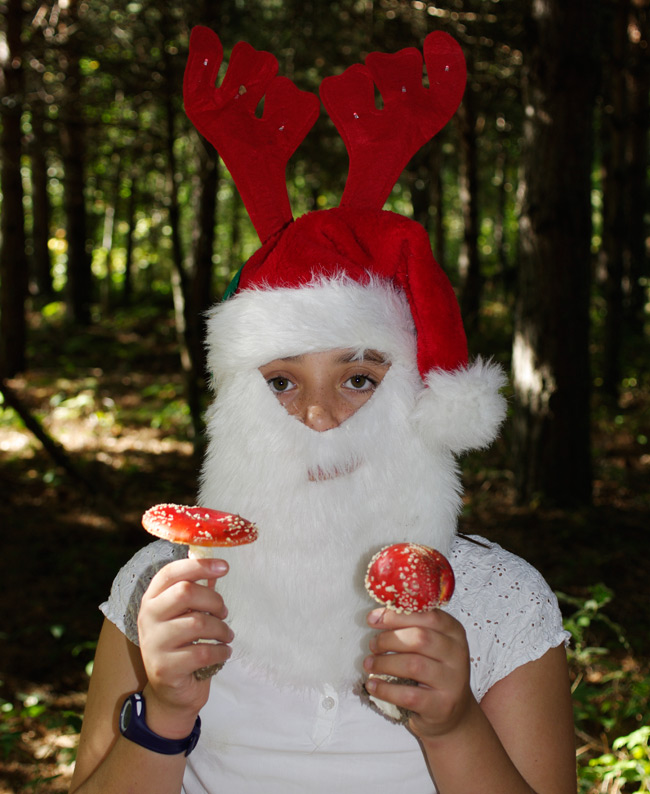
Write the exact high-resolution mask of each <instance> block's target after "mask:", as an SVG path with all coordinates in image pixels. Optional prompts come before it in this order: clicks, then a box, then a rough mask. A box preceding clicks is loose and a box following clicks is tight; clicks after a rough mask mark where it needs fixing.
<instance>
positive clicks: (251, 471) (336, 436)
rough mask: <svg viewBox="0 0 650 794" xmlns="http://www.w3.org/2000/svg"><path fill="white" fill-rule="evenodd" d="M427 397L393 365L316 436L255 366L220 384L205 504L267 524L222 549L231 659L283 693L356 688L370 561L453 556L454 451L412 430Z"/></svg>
mask: <svg viewBox="0 0 650 794" xmlns="http://www.w3.org/2000/svg"><path fill="white" fill-rule="evenodd" d="M423 388H424V387H423V385H422V381H421V380H420V377H419V375H418V373H417V371H415V370H410V369H407V368H406V367H405V366H404V365H402V364H399V363H393V364H392V366H391V368H390V369H389V371H388V372H387V374H386V376H385V377H384V379H383V381H382V383H381V384H380V386H379V388H378V389H377V391H376V392H375V393H374V394H373V396H372V397H371V399H370V400H369V401H368V403H366V404H365V405H364V406H363V407H362V408H361V409H359V410H358V411H357V412H356V413H355V414H354V415H353V416H352V417H350V418H349V419H348V420H347V421H345V422H344V423H343V424H342V425H340V426H339V427H337V428H334V429H332V430H328V431H326V432H323V433H319V432H316V431H314V430H311V429H310V428H308V427H307V426H305V425H303V424H302V423H301V422H299V421H298V420H296V419H295V418H294V417H291V416H289V414H288V413H287V412H286V411H285V409H284V408H283V407H282V406H281V405H280V404H279V402H278V401H277V399H276V398H275V397H274V396H273V394H272V393H271V391H270V389H269V388H268V386H267V384H266V382H265V380H264V378H263V377H262V375H261V374H260V373H259V372H258V371H257V370H254V371H252V372H250V371H249V372H244V373H240V374H237V375H234V376H232V377H230V378H228V379H226V382H224V383H223V384H222V385H221V386H220V387H219V392H218V395H217V398H216V400H215V403H214V405H213V406H212V408H211V409H210V412H209V416H208V427H209V435H210V444H209V447H208V453H207V456H206V460H205V463H204V467H203V472H202V484H201V491H200V498H199V503H200V504H202V505H204V506H205V507H211V508H214V509H217V510H225V511H228V512H233V513H238V514H240V515H242V516H243V517H244V518H247V519H249V520H251V521H254V522H255V523H256V524H257V526H258V528H259V539H258V540H257V541H256V542H255V543H253V544H250V545H248V546H241V547H238V548H230V549H217V550H216V551H217V552H218V556H220V557H223V558H224V559H227V560H228V562H229V564H230V572H229V573H228V575H227V576H226V577H224V578H223V579H221V580H219V583H218V588H219V591H220V593H222V595H223V596H224V599H225V602H226V604H227V606H228V609H229V613H230V616H229V623H230V625H231V626H232V628H233V631H234V632H235V640H234V642H233V655H234V658H238V657H241V658H242V660H243V662H244V663H245V664H247V665H250V666H252V667H254V668H255V669H257V670H259V671H261V672H263V673H264V674H266V675H267V676H268V677H269V678H270V679H271V680H272V681H274V682H275V683H276V684H278V685H287V686H291V687H294V688H305V687H318V686H319V685H321V684H323V683H329V684H331V685H333V686H335V687H338V688H343V687H352V686H353V685H354V684H355V683H356V682H357V681H358V680H359V679H360V678H361V675H362V668H361V661H362V659H363V657H364V656H365V655H366V654H367V652H368V637H369V635H370V633H371V632H370V630H369V629H368V627H367V625H366V615H367V613H368V612H369V611H370V609H372V608H373V606H377V605H376V604H375V603H374V602H373V601H372V600H371V598H370V597H369V596H368V595H367V593H366V592H365V589H364V584H363V582H364V576H365V572H366V567H367V565H368V562H369V561H370V558H371V557H372V556H373V554H374V553H375V552H376V551H378V550H379V549H380V548H382V547H383V546H386V545H388V544H391V543H397V542H401V541H412V542H416V543H424V544H426V545H429V546H433V547H435V548H437V549H438V550H439V551H441V552H443V553H444V554H448V552H449V548H450V545H451V541H452V538H453V535H454V533H455V529H456V520H457V515H458V510H459V507H460V484H459V479H458V474H457V469H456V464H455V461H454V459H453V456H452V455H451V453H450V452H448V451H447V450H444V449H440V450H432V449H430V448H428V447H426V446H425V444H424V442H423V441H422V440H421V436H420V434H419V433H417V432H416V430H415V427H414V423H413V421H412V419H411V414H412V411H413V408H414V405H415V399H416V396H417V394H418V392H420V391H421V390H422V389H423ZM310 477H311V479H310ZM315 478H316V479H315Z"/></svg>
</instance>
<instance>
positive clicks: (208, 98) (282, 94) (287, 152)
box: [183, 26, 320, 242]
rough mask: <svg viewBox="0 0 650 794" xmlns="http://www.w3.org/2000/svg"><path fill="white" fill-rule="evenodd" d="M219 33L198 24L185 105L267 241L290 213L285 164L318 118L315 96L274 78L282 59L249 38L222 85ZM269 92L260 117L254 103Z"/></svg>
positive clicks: (241, 44) (236, 49) (187, 74)
mask: <svg viewBox="0 0 650 794" xmlns="http://www.w3.org/2000/svg"><path fill="white" fill-rule="evenodd" d="M222 59H223V47H222V45H221V42H220V41H219V37H218V36H217V34H216V33H214V32H213V31H212V30H210V29H209V28H205V27H200V26H199V27H195V28H194V29H193V30H192V34H191V36H190V54H189V59H188V62H187V66H186V68H185V77H184V81H183V97H184V100H185V111H186V113H187V115H188V117H189V118H190V120H191V121H192V123H193V124H194V126H195V127H196V128H197V130H198V131H199V132H200V133H201V134H202V135H204V136H205V137H206V138H207V139H208V140H209V141H210V143H212V144H213V145H214V147H215V148H216V149H217V151H218V152H219V154H220V155H221V158H222V159H223V161H224V163H225V164H226V167H227V168H228V170H229V171H230V174H231V176H232V178H233V180H234V182H235V184H236V185H237V189H238V190H239V193H240V195H241V197H242V200H243V201H244V204H245V205H246V210H247V211H248V214H249V216H250V219H251V221H252V222H253V225H254V226H255V229H256V231H257V233H258V235H259V237H260V240H261V241H262V242H264V241H265V240H266V239H268V238H269V237H270V236H271V235H272V234H273V233H274V232H276V231H278V230H279V229H281V228H282V227H283V226H284V225H285V224H286V223H287V222H288V221H290V220H292V218H293V215H292V212H291V205H290V203H289V196H288V194H287V186H286V176H285V171H286V167H287V163H288V161H289V158H290V157H291V155H292V154H293V153H294V152H295V150H296V149H297V148H298V145H299V144H300V143H301V141H302V140H303V139H304V138H305V136H306V135H307V133H308V132H309V130H310V129H311V127H312V126H313V124H314V122H315V121H316V119H317V118H318V113H319V108H320V103H319V101H318V98H317V97H316V96H314V95H313V94H310V93H308V92H307V91H300V90H299V89H298V88H296V86H295V85H294V84H293V83H292V82H291V81H290V80H288V79H287V78H285V77H277V76H276V74H277V71H278V62H277V60H276V59H275V58H274V57H273V55H271V54H270V53H268V52H259V51H257V50H255V49H254V48H253V47H251V46H250V45H249V44H246V43H245V42H239V43H238V44H236V45H235V47H234V49H233V51H232V56H231V59H230V63H229V65H228V70H227V72H226V76H225V78H224V80H223V84H222V86H221V88H217V87H216V85H215V83H216V79H217V73H218V71H219V67H220V66H221V61H222ZM263 96H265V102H264V113H263V115H262V118H258V117H257V116H256V115H255V110H256V108H257V106H258V104H259V102H260V100H261V99H262V97H263Z"/></svg>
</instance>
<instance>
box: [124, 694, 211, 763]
mask: <svg viewBox="0 0 650 794" xmlns="http://www.w3.org/2000/svg"><path fill="white" fill-rule="evenodd" d="M145 715H146V708H145V702H144V698H143V697H142V692H134V693H133V694H132V695H129V696H128V698H127V699H126V700H125V701H124V705H123V706H122V711H121V712H120V733H121V734H122V736H124V737H125V738H126V739H129V740H130V741H132V742H135V744H139V745H140V746H141V747H146V748H147V750H153V752H154V753H163V754H164V755H180V753H185V755H186V756H187V755H189V754H190V753H191V752H192V750H193V749H194V748H195V747H196V744H197V742H198V741H199V736H200V735H201V718H200V717H197V718H196V722H195V723H194V728H192V733H190V735H189V736H186V737H185V738H184V739H165V737H164V736H159V735H158V734H157V733H154V732H153V731H152V730H151V728H149V726H148V725H147V723H146V721H145Z"/></svg>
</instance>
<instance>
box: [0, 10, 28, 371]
mask: <svg viewBox="0 0 650 794" xmlns="http://www.w3.org/2000/svg"><path fill="white" fill-rule="evenodd" d="M5 20H6V44H7V46H6V55H5V57H4V58H3V61H2V70H1V73H0V79H1V80H2V83H3V85H2V86H0V88H2V95H3V100H2V102H1V103H0V108H1V114H2V115H1V117H2V133H1V134H0V153H1V154H2V172H1V175H0V180H1V187H2V196H3V201H2V226H1V229H2V249H1V250H0V374H1V375H2V376H3V377H11V376H13V375H15V374H16V373H18V372H22V371H23V370H24V369H25V366H26V337H27V322H26V317H25V300H26V298H27V284H28V266H27V256H26V253H25V218H24V212H23V185H22V179H21V173H20V161H21V156H22V141H21V137H22V134H21V118H22V111H23V99H24V72H23V45H22V42H21V38H20V36H21V32H22V22H23V12H22V3H21V0H8V2H7V5H6V10H5Z"/></svg>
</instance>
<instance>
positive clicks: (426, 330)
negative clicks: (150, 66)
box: [71, 29, 576, 794]
mask: <svg viewBox="0 0 650 794" xmlns="http://www.w3.org/2000/svg"><path fill="white" fill-rule="evenodd" d="M238 46H239V49H237V48H235V50H234V51H233V56H232V60H231V63H230V66H229V72H228V74H227V75H226V78H225V80H224V84H223V88H222V89H214V87H213V86H214V79H215V76H216V73H217V71H218V68H219V65H220V59H221V57H220V50H219V48H220V44H219V42H218V39H217V38H216V36H214V34H212V33H211V32H210V31H206V30H205V29H198V30H195V31H193V34H192V40H191V51H190V61H189V63H188V69H187V71H186V83H185V99H186V108H187V110H188V113H189V114H190V116H191V118H192V119H193V121H194V122H195V124H197V126H198V127H199V129H200V130H201V131H202V132H203V133H204V134H206V135H207V136H208V137H209V138H210V139H211V140H213V142H216V143H217V144H218V146H219V149H220V152H221V154H222V156H224V158H226V157H228V158H230V160H228V159H227V160H226V162H227V165H228V167H229V169H230V171H231V173H232V174H233V176H234V178H235V179H236V180H238V184H240V190H241V191H242V193H243V198H244V201H245V203H246V205H247V207H248V209H249V213H250V214H251V217H252V218H253V221H254V222H255V223H256V228H257V229H258V231H259V232H260V237H261V239H262V240H263V242H264V244H263V245H262V248H261V249H260V250H259V251H258V252H257V254H255V256H254V257H253V258H252V259H251V260H249V262H248V263H247V264H246V265H245V266H244V268H243V269H242V271H241V274H240V276H239V280H238V283H237V284H236V285H235V288H234V290H233V292H234V294H233V295H232V296H231V297H230V298H229V299H228V300H226V301H225V302H224V303H223V304H221V305H220V306H219V307H217V308H216V309H215V310H214V311H213V312H212V314H211V317H210V321H209V329H208V345H209V368H210V372H211V374H212V376H213V382H214V386H215V390H216V396H215V400H214V403H213V406H212V408H211V409H210V412H209V416H208V427H209V436H210V443H209V447H208V452H207V456H206V460H205V463H204V468H203V472H202V481H201V490H200V494H199V503H200V504H202V505H204V506H206V507H213V508H216V509H219V510H225V511H229V512H234V513H239V514H240V515H242V516H244V517H245V518H247V519H249V520H252V521H254V522H255V523H256V524H257V526H258V528H259V539H258V540H257V541H256V542H255V543H253V544H250V545H249V546H244V547H240V548H238V549H236V550H235V551H234V552H233V551H232V550H228V549H224V550H223V551H224V554H223V555H222V557H223V559H220V560H209V561H208V560H189V559H185V558H184V556H185V555H184V554H183V552H182V551H180V552H179V550H178V548H177V547H174V546H171V545H170V544H167V543H165V542H161V541H159V542H156V543H153V544H151V545H150V546H147V547H146V548H145V549H143V550H142V551H141V552H139V553H138V554H137V555H136V556H135V557H134V558H133V559H132V560H131V562H130V563H128V564H127V566H126V567H125V569H123V570H122V571H121V572H120V574H119V575H118V577H117V579H116V581H115V583H114V586H113V590H112V593H111V597H110V599H109V600H108V602H106V604H104V605H103V607H102V608H103V611H104V614H105V615H106V618H107V620H106V621H105V624H104V628H103V629H102V634H101V636H100V641H99V645H98V649H97V656H96V661H95V668H94V672H93V677H92V680H91V685H90V690H89V694H88V704H87V710H86V717H85V720H84V728H83V732H82V738H81V743H80V747H79V754H78V760H77V767H76V771H75V776H74V779H73V784H72V789H71V791H73V792H76V791H78V792H80V794H81V792H95V791H97V792H99V791H101V792H103V793H104V794H106V792H111V791H113V790H115V791H120V792H123V791H125V790H134V791H138V792H147V791H152V792H156V794H164V793H165V792H175V793H177V792H179V791H184V792H186V794H195V793H198V792H201V794H203V793H204V792H209V793H210V794H212V792H220V791H227V792H228V793H229V794H233V792H252V791H263V792H265V794H268V792H276V791H277V792H282V793H283V794H285V793H286V792H310V793H311V792H321V791H322V792H325V791H327V792H331V791H336V792H350V794H352V793H353V792H354V794H357V792H365V791H373V792H378V791H379V792H383V791H385V792H391V794H395V793H396V792H409V794H412V793H413V792H435V791H440V792H442V793H443V794H454V792H463V794H464V793H465V792H467V791H481V792H482V794H489V792H499V793H501V792H508V794H517V792H526V793H527V794H530V792H538V794H551V793H552V794H569V793H570V792H575V789H576V781H575V764H574V749H573V728H572V716H571V702H570V695H569V686H568V675H567V668H566V658H565V653H564V643H565V641H566V638H567V635H566V632H564V631H563V629H562V624H561V619H560V615H559V610H558V608H557V602H556V600H555V598H554V596H553V594H552V592H551V591H550V590H549V588H548V586H547V585H546V583H545V582H544V580H543V579H542V578H541V576H540V575H539V574H538V573H537V572H536V571H535V570H534V569H532V568H531V567H530V566H528V565H527V564H526V563H525V562H523V561H522V560H520V559H519V558H517V557H515V556H514V555H511V554H509V553H507V552H505V551H504V550H502V549H500V548H499V547H498V546H495V545H493V544H490V543H488V542H487V541H484V540H483V539H479V538H464V537H461V536H458V535H457V533H456V520H457V515H458V510H459V507H460V483H459V478H458V472H457V466H456V463H455V455H457V454H459V453H462V452H463V451H465V450H467V449H470V448H473V447H481V446H485V445H486V444H488V443H489V442H490V441H491V440H492V439H493V437H494V436H495V434H496V432H497V431H498V427H499V425H500V423H501V421H502V418H503V415H504V401H503V399H502V397H501V396H500V395H499V388H500V387H501V386H502V385H503V376H502V374H501V372H500V370H499V368H498V367H496V366H495V365H494V364H491V363H486V362H482V361H480V360H479V361H477V362H474V363H473V364H469V363H468V359H467V350H466V342H465V335H464V331H463V327H462V322H461V319H460V314H459V311H458V305H457V303H456V300H455V297H454V294H453V291H452V289H451V286H450V284H449V282H448V280H447V279H446V277H445V276H444V274H443V273H442V271H441V270H440V268H439V266H438V265H437V263H436V262H435V260H434V259H433V257H432V255H431V250H430V246H429V241H428V237H427V235H426V232H425V231H424V229H422V227H420V226H418V225H417V224H415V223H414V222H412V221H410V220H407V219H405V218H403V217H401V216H399V215H395V214H393V213H389V212H384V211H382V210H381V206H382V204H383V201H384V199H385V195H386V189H388V191H390V188H391V186H392V183H391V184H388V182H390V178H392V177H390V174H393V173H394V171H395V170H396V168H397V167H398V165H396V164H395V163H397V164H399V163H400V162H402V161H403V160H404V158H405V157H406V159H408V157H410V154H412V153H413V152H412V151H410V150H408V149H404V147H403V146H402V145H401V144H400V143H399V140H400V136H401V137H406V138H408V137H409V134H407V133H406V132H405V131H406V130H412V129H415V130H422V129H425V128H426V129H427V130H428V132H427V135H428V136H429V137H430V135H431V134H435V131H436V130H437V129H439V128H440V126H442V124H444V122H445V121H446V120H447V118H449V116H450V115H451V114H452V113H453V112H454V110H455V107H456V105H457V104H458V101H460V96H461V95H462V87H463V85H464V79H465V72H464V61H463V59H462V54H460V51H459V50H458V48H457V46H456V45H455V43H454V42H453V41H452V40H451V39H449V38H448V37H446V36H441V35H439V34H432V35H431V36H429V37H427V40H426V41H425V57H426V60H427V70H428V74H429V82H430V85H431V86H432V88H431V89H429V90H428V91H425V89H423V88H422V86H421V61H420V62H417V59H416V62H414V61H413V57H414V52H415V51H413V50H406V51H403V52H402V53H399V54H397V55H395V56H376V55H374V56H370V57H369V58H368V60H367V61H366V64H367V66H366V67H358V68H355V69H353V70H349V71H348V72H347V73H345V74H344V75H342V76H341V77H339V78H329V81H330V82H327V81H326V83H327V86H325V85H324V86H323V88H322V90H321V94H322V96H323V99H324V101H325V104H326V106H327V108H328V111H329V112H330V115H331V116H332V118H333V119H334V120H335V122H336V123H337V126H339V128H340V129H342V131H343V133H344V137H345V139H346V144H347V146H348V151H349V152H350V159H351V166H350V177H349V180H348V185H347V186H346V193H345V195H344V203H345V206H341V207H340V208H338V209H334V210H327V211H318V212H314V213H310V214H308V215H306V216H303V217H302V218H300V219H299V220H297V221H295V222H292V220H291V218H290V217H287V215H286V213H287V204H286V202H285V201H284V199H283V198H282V197H277V196H275V194H274V193H273V192H272V190H271V187H270V186H273V185H274V186H275V187H273V190H275V188H276V187H277V182H276V181H275V176H277V172H278V166H277V163H274V161H273V158H272V155H273V153H275V152H276V150H278V149H279V150H281V154H280V162H281V163H282V168H281V169H279V170H283V164H284V162H285V160H286V159H287V158H288V156H290V154H291V152H292V151H293V149H294V148H295V145H297V143H296V140H297V138H296V135H298V134H299V135H304V134H305V133H306V128H308V126H309V123H308V122H309V120H310V119H311V120H312V121H311V123H313V119H312V117H313V115H314V114H313V112H312V109H311V105H310V102H309V100H306V99H305V97H304V96H302V95H298V94H297V93H296V91H295V89H294V88H293V87H291V86H290V84H288V83H287V82H285V81H282V80H281V78H273V74H274V71H273V69H272V67H270V66H269V61H268V58H270V57H271V56H268V57H267V55H266V54H264V53H256V52H255V51H253V50H251V49H250V48H246V47H245V46H244V47H242V46H240V45H238ZM215 53H216V54H215ZM416 55H417V54H416ZM418 63H419V66H418ZM414 64H415V65H414ZM418 69H419V72H418ZM417 74H419V77H418V78H417V80H415V79H414V75H417ZM259 75H262V77H259ZM258 78H259V79H258ZM372 79H374V80H375V81H376V82H377V84H378V86H379V88H380V89H381V90H382V94H384V109H383V110H382V111H377V110H376V109H375V108H374V99H373V100H372V103H370V102H369V101H368V96H367V94H364V90H365V89H363V88H362V89H361V93H359V91H360V89H359V85H360V83H361V84H364V81H366V83H365V85H368V84H369V85H370V86H372ZM278 80H279V81H280V82H279V83H278V82H277V81H278ZM332 80H334V81H335V82H334V83H332V82H331V81H332ZM367 81H370V82H369V83H368V82H367ZM242 89H243V90H242ZM264 91H266V93H267V100H266V108H265V114H264V119H262V120H260V119H255V118H254V116H253V114H254V110H255V107H256V105H257V103H258V101H259V98H260V96H261V94H262V93H264ZM404 95H406V97H405V96H404ZM423 97H424V99H426V103H424V104H423ZM413 102H414V103H415V104H414V105H413V104H412V103H413ZM246 103H249V104H248V105H247V104H246ZM296 108H298V109H299V112H298V111H296V112H294V111H295V110H296ZM394 109H395V110H396V111H397V112H398V116H399V118H400V119H401V123H400V124H399V125H396V124H394V123H392V122H391V123H388V124H384V123H383V121H381V119H384V120H385V119H386V118H387V117H386V116H382V114H384V113H385V114H388V121H389V122H390V114H391V113H392V112H393V110H394ZM409 114H410V115H409ZM305 119H306V120H305ZM409 120H411V121H413V120H415V122H416V123H415V124H414V125H413V127H409ZM244 122H246V123H251V124H252V125H261V127H260V129H261V132H260V134H259V135H256V134H254V133H251V135H250V136H248V137H247V136H246V135H245V134H244V133H243V132H242V130H244V129H245V128H244V127H243V126H242V125H243V124H244ZM356 122H358V123H359V125H358V126H355V124H356ZM377 124H378V125H379V133H378V134H377V135H375V136H374V137H373V136H372V135H370V133H371V132H372V130H373V129H375V127H376V125H377ZM382 125H383V126H382ZM432 129H433V130H434V132H433V133H432V132H431V130H432ZM224 130H225V131H226V132H224ZM296 131H297V132H296ZM418 134H419V133H417V134H416V133H413V135H414V136H415V139H416V142H417V145H421V141H420V140H419V139H418V137H417V136H418ZM224 136H225V137H224ZM285 136H286V138H285ZM381 136H384V137H387V138H388V139H389V142H388V143H389V145H388V146H387V150H388V151H387V153H386V157H385V158H384V157H382V156H380V151H379V150H378V149H377V147H376V143H377V140H378V139H379V138H381ZM396 136H397V137H396ZM411 137H413V136H411ZM368 140H371V142H372V146H374V148H372V147H371V151H370V153H369V154H368V153H365V154H359V147H361V151H362V152H365V149H363V147H364V146H365V143H367V141H368ZM251 141H252V143H251ZM269 141H270V143H269ZM268 146H270V147H271V148H270V149H269V150H267V149H265V147H268ZM400 146H401V151H400V152H399V156H398V157H397V160H396V161H395V162H392V161H391V158H392V157H393V155H394V154H395V149H396V148H400ZM247 147H250V148H247ZM283 158H284V159H283ZM384 169H386V171H388V172H390V174H389V175H388V176H387V173H386V172H385V171H384ZM397 173H399V171H397ZM389 177H390V178H389ZM258 178H259V179H261V180H262V181H261V183H259V182H258V183H255V182H253V181H252V180H254V179H258ZM242 186H243V187H242ZM399 541H410V542H416V543H422V544H425V545H428V546H433V547H435V548H437V549H438V550H439V551H441V552H443V553H445V554H447V555H448V556H449V558H450V561H451V563H452V566H453V568H454V572H455V576H456V591H455V593H454V596H453V597H452V599H451V601H450V603H449V605H448V607H446V608H445V609H444V610H443V609H440V610H436V611H434V612H431V613H426V614H411V615H406V614H398V613H397V612H394V611H389V610H384V609H373V610H371V609H370V608H369V606H370V602H369V600H368V597H367V595H366V594H365V592H364V588H363V578H364V573H365V567H366V565H367V563H368V561H369V560H370V558H371V557H372V555H373V554H374V553H375V552H376V551H377V550H378V549H380V548H381V547H382V546H385V545H387V544H390V543H395V542H399ZM206 578H207V579H209V580H210V582H211V584H213V583H214V582H215V581H216V583H217V592H215V591H214V590H213V589H212V588H211V587H205V586H203V585H202V584H199V582H200V580H204V579H206ZM199 638H203V639H211V640H214V641H215V644H206V643H200V644H199V643H197V642H196V641H197V640H198V639H199ZM223 662H225V664H224V666H223V668H222V669H221V670H220V671H219V672H218V673H217V675H216V676H215V677H214V678H213V679H212V680H211V681H210V680H207V681H206V680H198V679H197V678H196V677H195V676H194V674H193V673H194V671H195V670H197V669H199V668H202V667H206V666H209V665H213V664H219V663H223ZM370 674H372V676H373V677H372V678H369V675H370ZM385 675H387V676H394V677H398V678H403V679H408V680H409V683H408V684H406V685H404V684H397V683H394V682H391V681H386V680H384V679H382V678H377V677H376V676H385ZM364 684H365V690H366V691H367V692H369V693H370V694H371V695H372V696H373V697H376V698H379V699H381V700H384V701H387V702H389V703H392V704H394V705H396V706H399V707H402V708H405V709H407V710H408V712H409V715H410V716H409V717H408V721H407V724H406V725H402V724H398V723H396V722H394V721H389V720H388V719H386V718H385V717H384V716H382V715H381V714H379V713H378V712H377V711H376V710H374V709H373V708H372V707H371V704H370V702H369V700H368V697H367V695H366V692H365V691H364V686H363V685H364ZM134 693H137V694H134ZM199 713H200V718H199ZM199 734H200V736H199Z"/></svg>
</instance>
